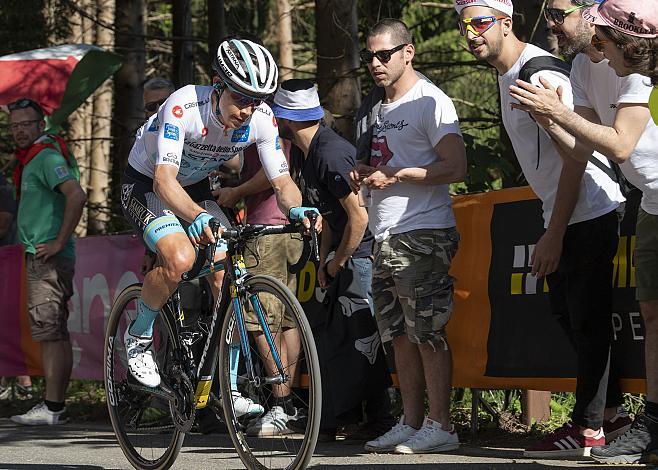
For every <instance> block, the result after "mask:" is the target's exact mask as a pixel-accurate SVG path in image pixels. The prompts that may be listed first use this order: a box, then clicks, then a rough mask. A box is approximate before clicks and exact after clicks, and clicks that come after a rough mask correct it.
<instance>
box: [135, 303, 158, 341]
mask: <svg viewBox="0 0 658 470" xmlns="http://www.w3.org/2000/svg"><path fill="white" fill-rule="evenodd" d="M159 313H160V310H153V309H152V308H151V307H149V306H148V305H146V304H145V303H144V301H143V300H142V298H141V297H140V298H139V300H138V301H137V318H135V321H134V322H133V323H132V325H130V334H131V335H134V336H141V337H142V338H150V337H151V336H153V324H154V323H155V319H156V318H157V316H158V314H159Z"/></svg>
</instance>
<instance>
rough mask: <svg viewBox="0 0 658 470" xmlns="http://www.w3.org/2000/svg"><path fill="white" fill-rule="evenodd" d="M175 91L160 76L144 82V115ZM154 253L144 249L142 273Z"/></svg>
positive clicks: (167, 81)
mask: <svg viewBox="0 0 658 470" xmlns="http://www.w3.org/2000/svg"><path fill="white" fill-rule="evenodd" d="M174 91H176V87H175V86H174V84H173V83H172V82H171V81H169V80H167V79H166V78H162V77H154V78H151V79H150V80H148V81H147V82H146V83H144V89H143V92H142V100H143V102H144V117H145V118H146V119H148V118H149V117H150V116H151V115H153V114H155V113H156V112H157V111H158V108H159V107H160V105H161V104H162V103H164V102H165V101H167V98H169V95H171V94H172V93H173V92H174ZM155 259H156V257H155V253H153V252H151V251H150V250H149V249H148V248H147V249H146V250H145V251H144V257H143V258H142V264H141V266H140V269H141V271H142V274H146V273H147V272H149V271H150V270H151V269H153V265H155Z"/></svg>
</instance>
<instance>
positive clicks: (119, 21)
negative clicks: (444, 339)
mask: <svg viewBox="0 0 658 470" xmlns="http://www.w3.org/2000/svg"><path fill="white" fill-rule="evenodd" d="M145 16H146V4H145V1H144V0H116V20H115V27H116V35H115V43H116V47H115V50H116V51H117V52H118V53H119V54H121V55H122V56H123V58H124V61H123V66H122V67H121V69H120V70H119V71H118V72H117V73H116V75H115V76H114V115H113V121H112V122H113V126H112V136H113V151H112V161H113V165H112V195H111V199H112V214H113V215H115V216H117V220H116V222H117V225H118V226H125V223H124V222H123V218H122V217H121V209H120V202H121V188H120V182H121V177H122V175H123V172H124V170H125V168H126V164H127V162H128V155H129V153H130V149H131V148H132V145H133V140H134V135H135V130H137V129H138V128H139V126H140V125H142V123H143V122H144V111H143V103H142V86H143V83H144V70H145V68H146V45H145V42H144V33H145V26H144V25H145V23H144V22H145ZM118 226H115V227H114V228H118Z"/></svg>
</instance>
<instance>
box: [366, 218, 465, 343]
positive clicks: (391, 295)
mask: <svg viewBox="0 0 658 470" xmlns="http://www.w3.org/2000/svg"><path fill="white" fill-rule="evenodd" d="M458 245H459V233H458V232H457V229H456V228H448V229H423V230H412V231H410V232H406V233H400V234H394V235H390V236H389V237H387V238H386V239H385V240H384V241H383V242H381V243H377V244H376V246H375V263H374V267H373V281H372V287H373V289H372V290H373V293H374V298H375V309H376V318H377V326H378V328H379V332H380V334H381V337H382V341H383V342H388V341H392V340H393V339H394V338H396V337H398V336H401V335H403V334H406V335H407V336H408V337H409V340H410V341H411V342H413V343H416V344H424V343H427V344H430V345H432V347H433V348H434V349H435V350H436V348H437V347H438V346H439V345H443V347H444V348H445V347H447V343H446V342H445V326H446V324H447V323H448V320H449V319H450V315H451V314H452V308H453V281H454V279H453V277H452V276H450V275H449V274H448V271H449V270H450V265H451V263H452V258H453V257H454V256H455V253H456V252H457V247H458Z"/></svg>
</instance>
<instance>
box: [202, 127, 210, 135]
mask: <svg viewBox="0 0 658 470" xmlns="http://www.w3.org/2000/svg"><path fill="white" fill-rule="evenodd" d="M207 135H208V128H207V127H204V128H203V129H201V137H205V136H207Z"/></svg>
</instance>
